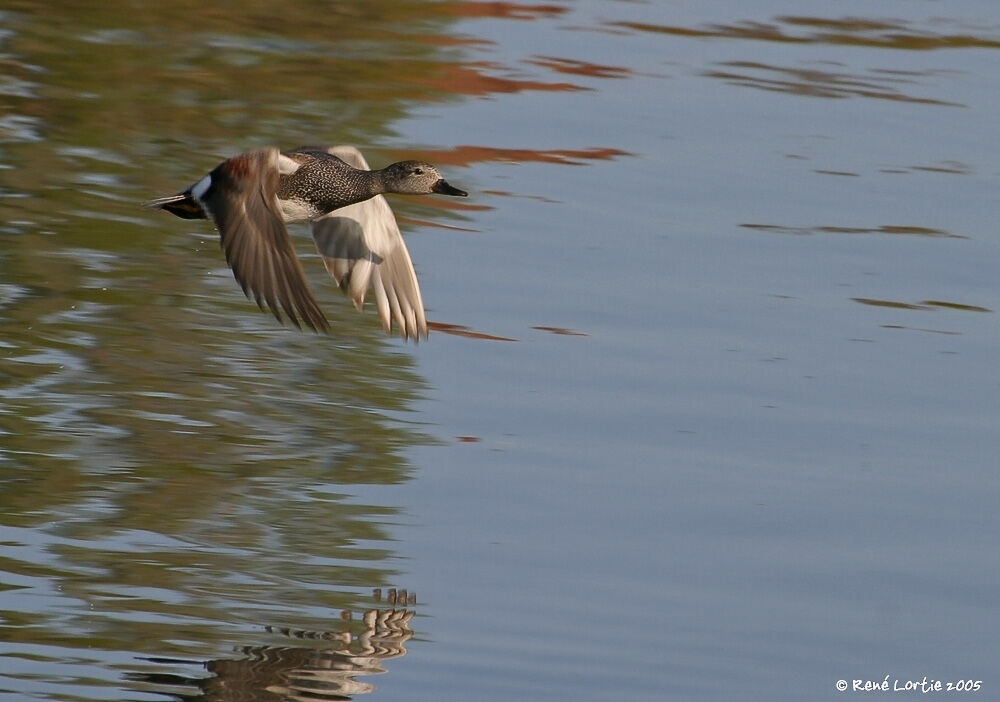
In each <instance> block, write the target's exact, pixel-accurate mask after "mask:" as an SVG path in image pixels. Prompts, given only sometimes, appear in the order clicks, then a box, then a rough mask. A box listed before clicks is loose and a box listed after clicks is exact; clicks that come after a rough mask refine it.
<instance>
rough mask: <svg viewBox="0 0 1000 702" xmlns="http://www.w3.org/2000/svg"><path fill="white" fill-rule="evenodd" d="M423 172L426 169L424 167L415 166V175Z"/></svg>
mask: <svg viewBox="0 0 1000 702" xmlns="http://www.w3.org/2000/svg"><path fill="white" fill-rule="evenodd" d="M423 174H424V169H423V168H414V169H413V175H423Z"/></svg>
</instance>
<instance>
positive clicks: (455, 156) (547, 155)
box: [409, 145, 633, 166]
mask: <svg viewBox="0 0 1000 702" xmlns="http://www.w3.org/2000/svg"><path fill="white" fill-rule="evenodd" d="M409 153H413V154H416V155H415V156H413V158H420V159H424V160H426V161H429V162H431V163H441V164H445V165H449V166H468V165H469V164H472V163H483V162H486V161H511V162H514V163H532V162H534V163H561V164H564V165H568V166H582V165H585V164H586V162H587V161H610V160H611V159H614V158H618V157H621V156H632V155H633V154H631V153H630V152H628V151H622V150H621V149H613V148H608V147H592V148H589V149H503V148H497V147H493V146H469V145H465V146H456V147H454V148H451V149H427V150H422V151H416V152H409Z"/></svg>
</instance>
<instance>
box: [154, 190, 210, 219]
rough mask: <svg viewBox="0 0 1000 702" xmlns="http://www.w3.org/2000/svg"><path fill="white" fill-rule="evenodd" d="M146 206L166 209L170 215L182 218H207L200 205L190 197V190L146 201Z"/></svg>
mask: <svg viewBox="0 0 1000 702" xmlns="http://www.w3.org/2000/svg"><path fill="white" fill-rule="evenodd" d="M146 207H152V208H153V209H158V210H166V211H167V212H169V213H170V214H172V215H177V216H178V217H180V218H182V219H207V217H206V215H205V211H204V210H203V209H202V208H201V205H199V204H198V202H197V201H196V200H195V199H194V198H193V197H191V192H190V191H186V192H183V193H178V194H177V195H170V196H169V197H158V198H156V199H155V200H150V201H149V202H147V203H146Z"/></svg>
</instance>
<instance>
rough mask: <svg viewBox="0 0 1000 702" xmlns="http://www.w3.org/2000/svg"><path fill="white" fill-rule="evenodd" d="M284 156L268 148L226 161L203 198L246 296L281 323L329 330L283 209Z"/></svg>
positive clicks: (216, 171) (213, 176)
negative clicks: (279, 194)
mask: <svg viewBox="0 0 1000 702" xmlns="http://www.w3.org/2000/svg"><path fill="white" fill-rule="evenodd" d="M279 156H280V154H279V151H278V150H277V149H275V148H268V149H258V150H255V151H250V152H248V153H245V154H240V155H239V156H234V157H233V158H230V159H229V160H227V161H224V162H223V163H221V164H220V165H219V166H218V167H217V168H216V169H215V170H214V171H212V174H211V187H209V188H208V190H207V191H206V192H205V193H204V195H203V197H202V202H203V203H204V205H205V209H206V210H207V211H208V213H209V214H210V215H211V217H212V221H213V222H214V223H215V226H216V228H217V229H218V230H219V234H220V237H221V243H222V249H223V250H224V251H225V254H226V261H227V262H228V263H229V267H230V268H232V270H233V275H234V276H235V277H236V281H237V282H238V283H239V284H240V287H242V288H243V292H244V294H246V296H247V297H251V296H252V297H253V299H254V300H255V301H256V303H257V305H258V306H259V307H260V308H261V309H269V310H270V311H271V312H272V313H273V314H274V316H275V317H276V318H277V319H278V321H283V314H284V316H286V317H287V318H288V319H289V320H290V321H291V322H292V324H294V325H295V326H296V327H300V328H301V324H305V325H306V326H307V327H309V328H310V329H312V330H314V331H317V332H328V331H329V330H330V324H329V322H328V321H327V319H326V317H325V316H324V315H323V312H322V310H320V308H319V305H318V304H317V302H316V299H315V298H314V297H313V294H312V290H311V289H310V287H309V282H308V281H307V279H306V275H305V271H304V270H303V269H302V264H301V262H300V261H299V257H298V256H297V255H296V253H295V247H294V246H293V245H292V240H291V237H289V235H288V230H287V229H286V228H285V223H284V220H283V219H282V217H281V213H280V211H279V207H278V198H277V191H278V180H279V177H280V171H279ZM300 320H301V321H300Z"/></svg>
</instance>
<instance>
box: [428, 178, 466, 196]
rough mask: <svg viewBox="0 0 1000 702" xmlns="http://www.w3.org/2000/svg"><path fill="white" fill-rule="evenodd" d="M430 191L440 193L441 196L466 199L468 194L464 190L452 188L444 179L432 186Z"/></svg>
mask: <svg viewBox="0 0 1000 702" xmlns="http://www.w3.org/2000/svg"><path fill="white" fill-rule="evenodd" d="M431 190H433V191H434V192H436V193H440V194H441V195H455V196H457V197H466V196H467V195H468V194H469V193H467V192H465V191H464V190H459V189H458V188H455V187H452V186H451V185H449V184H448V181H446V180H445V179H444V178H442V179H441V180H439V181H438V182H436V183H435V184H434V185H432V186H431Z"/></svg>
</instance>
